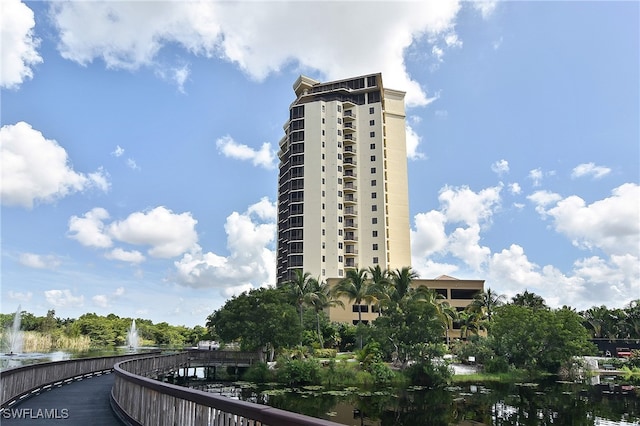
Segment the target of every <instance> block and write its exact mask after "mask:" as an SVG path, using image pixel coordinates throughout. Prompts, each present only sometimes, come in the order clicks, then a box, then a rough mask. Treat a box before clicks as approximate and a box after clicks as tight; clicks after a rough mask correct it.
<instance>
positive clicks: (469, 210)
mask: <svg viewBox="0 0 640 426" xmlns="http://www.w3.org/2000/svg"><path fill="white" fill-rule="evenodd" d="M501 189H502V187H500V186H494V187H490V188H485V189H483V190H481V191H480V192H473V191H472V190H471V189H470V188H469V187H467V186H462V187H460V188H454V187H449V186H445V187H444V188H442V189H441V190H440V194H439V195H438V199H439V200H440V204H441V205H442V211H443V213H444V214H445V216H446V217H447V221H448V222H450V223H456V222H463V223H466V224H467V225H475V224H478V223H480V222H485V221H488V220H490V219H491V216H492V215H493V211H494V210H495V209H496V208H498V207H499V205H500V191H501Z"/></svg>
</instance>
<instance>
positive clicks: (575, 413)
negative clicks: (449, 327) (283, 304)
mask: <svg viewBox="0 0 640 426" xmlns="http://www.w3.org/2000/svg"><path fill="white" fill-rule="evenodd" d="M226 386H227V388H229V384H227V385H226ZM234 397H237V398H240V399H243V400H248V401H253V402H258V403H261V404H266V405H270V406H272V407H276V408H281V409H284V410H288V411H294V412H299V413H303V414H306V415H310V416H314V417H320V418H325V419H330V420H332V421H334V422H337V423H341V424H344V425H361V426H364V425H367V426H403V425H407V426H408V425H411V426H414V425H427V426H428V425H496V426H497V425H499V426H502V425H505V426H507V425H514V426H515V425H520V426H521V425H572V426H582V425H602V424H607V425H621V426H622V425H640V398H639V396H638V394H636V393H635V392H634V391H631V392H627V393H625V394H623V393H620V392H619V393H612V394H608V393H606V391H604V388H602V387H600V386H589V385H585V384H578V383H568V382H554V381H549V382H546V383H539V384H534V383H520V384H509V385H505V384H492V385H481V384H476V385H471V386H469V385H467V386H463V387H450V388H448V389H443V390H428V389H424V388H420V387H414V388H410V389H407V390H404V391H401V392H396V391H395V390H393V389H382V390H376V391H364V390H361V389H357V388H347V389H339V390H324V389H322V388H320V387H316V386H310V387H303V388H296V389H293V388H273V387H272V388H266V389H258V388H256V387H255V386H252V385H247V384H242V386H238V388H237V390H236V393H234Z"/></svg>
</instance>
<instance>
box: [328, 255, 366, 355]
mask: <svg viewBox="0 0 640 426" xmlns="http://www.w3.org/2000/svg"><path fill="white" fill-rule="evenodd" d="M332 292H333V294H334V296H335V297H336V298H340V297H346V298H347V299H348V300H349V303H351V302H355V304H356V305H358V325H360V324H362V309H361V307H360V304H361V303H362V302H363V301H364V302H365V303H367V304H369V303H371V301H373V300H374V299H375V294H374V289H373V288H372V286H371V284H370V281H369V280H368V279H367V270H366V269H358V268H356V269H348V270H347V276H346V277H345V278H344V279H342V280H340V281H339V282H338V284H336V286H335V287H334V288H333V290H332ZM359 349H362V336H360V345H359Z"/></svg>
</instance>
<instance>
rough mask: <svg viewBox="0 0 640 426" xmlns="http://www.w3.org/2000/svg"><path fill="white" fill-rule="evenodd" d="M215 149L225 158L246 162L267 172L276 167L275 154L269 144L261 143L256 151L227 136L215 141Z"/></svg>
mask: <svg viewBox="0 0 640 426" xmlns="http://www.w3.org/2000/svg"><path fill="white" fill-rule="evenodd" d="M216 147H218V151H220V152H221V153H222V155H224V156H225V157H229V158H234V159H236V160H248V161H251V162H252V163H253V165H254V166H260V167H264V168H265V169H267V170H271V169H275V167H276V162H275V160H276V153H275V151H274V150H273V149H271V144H269V143H267V142H265V143H263V144H262V147H261V148H260V150H258V151H256V150H255V149H253V148H251V147H249V146H247V145H244V144H239V143H237V142H236V141H235V140H233V138H232V137H231V136H229V135H227V136H223V137H221V138H220V139H218V140H217V141H216Z"/></svg>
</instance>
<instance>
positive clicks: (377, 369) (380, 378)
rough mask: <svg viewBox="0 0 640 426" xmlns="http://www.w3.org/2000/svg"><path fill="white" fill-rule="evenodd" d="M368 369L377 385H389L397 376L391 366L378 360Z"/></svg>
mask: <svg viewBox="0 0 640 426" xmlns="http://www.w3.org/2000/svg"><path fill="white" fill-rule="evenodd" d="M367 371H368V372H369V373H371V376H372V377H373V382H374V384H376V385H388V384H390V383H391V382H392V380H393V378H394V377H395V373H394V372H393V371H392V370H391V369H390V368H389V366H388V365H387V364H384V363H382V362H376V363H373V364H371V365H369V367H368V368H367Z"/></svg>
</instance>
